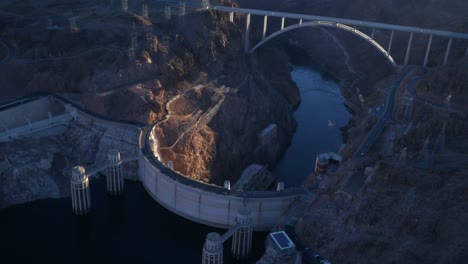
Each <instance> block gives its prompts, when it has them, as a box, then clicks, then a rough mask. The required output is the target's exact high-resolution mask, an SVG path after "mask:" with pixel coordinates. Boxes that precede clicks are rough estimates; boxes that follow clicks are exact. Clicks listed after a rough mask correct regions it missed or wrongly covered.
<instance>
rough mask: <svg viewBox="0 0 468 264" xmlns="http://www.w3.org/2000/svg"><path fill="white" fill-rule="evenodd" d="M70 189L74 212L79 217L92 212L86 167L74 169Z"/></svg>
mask: <svg viewBox="0 0 468 264" xmlns="http://www.w3.org/2000/svg"><path fill="white" fill-rule="evenodd" d="M70 187H71V200H72V207H73V212H74V213H75V214H77V215H84V214H87V213H89V212H91V194H90V192H89V179H88V176H87V175H86V170H85V168H84V167H81V166H77V167H74V168H73V169H72V177H71V180H70Z"/></svg>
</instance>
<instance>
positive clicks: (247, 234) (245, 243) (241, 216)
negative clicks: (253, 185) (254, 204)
mask: <svg viewBox="0 0 468 264" xmlns="http://www.w3.org/2000/svg"><path fill="white" fill-rule="evenodd" d="M236 224H241V225H246V226H245V227H241V228H239V230H237V231H236V233H234V235H233V237H232V247H231V253H232V256H233V257H234V258H235V259H240V260H245V259H247V258H248V257H249V255H250V252H251V250H252V214H251V212H250V209H249V208H247V207H243V208H240V209H239V210H238V211H237V215H236Z"/></svg>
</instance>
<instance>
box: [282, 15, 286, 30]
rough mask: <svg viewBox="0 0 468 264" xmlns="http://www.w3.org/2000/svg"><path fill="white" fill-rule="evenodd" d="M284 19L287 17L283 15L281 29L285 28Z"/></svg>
mask: <svg viewBox="0 0 468 264" xmlns="http://www.w3.org/2000/svg"><path fill="white" fill-rule="evenodd" d="M284 20H285V18H284V17H282V18H281V30H283V29H284Z"/></svg>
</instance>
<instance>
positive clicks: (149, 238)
mask: <svg viewBox="0 0 468 264" xmlns="http://www.w3.org/2000/svg"><path fill="white" fill-rule="evenodd" d="M291 74H292V77H293V79H294V80H295V81H296V83H297V85H298V86H299V88H300V90H301V94H302V104H301V105H300V107H299V108H298V109H297V111H296V113H295V116H296V119H297V121H298V123H299V127H298V129H297V131H296V133H295V135H294V138H293V140H292V144H291V146H290V147H289V149H288V150H287V152H286V154H285V155H284V157H283V159H282V160H281V162H280V163H279V164H278V166H277V167H276V170H275V172H276V173H277V174H279V177H280V180H282V181H285V182H286V185H287V187H288V186H289V187H291V186H294V185H299V184H301V183H302V181H303V180H304V178H305V177H306V175H307V174H309V173H310V172H312V171H313V167H314V161H315V155H316V154H317V153H319V152H322V151H337V150H338V148H339V147H340V145H341V142H342V138H341V132H340V130H339V127H340V126H343V125H345V124H346V122H347V120H348V118H349V114H348V113H347V111H346V109H345V107H344V106H343V99H342V98H341V96H340V90H339V88H338V87H337V85H336V83H334V82H332V81H328V80H324V79H323V78H322V77H321V76H320V74H319V73H317V72H315V71H313V70H312V69H310V68H306V67H294V70H293V72H292V73H291ZM329 120H330V121H331V123H332V125H330V124H329V122H328V121H329ZM329 125H330V126H329ZM91 197H92V204H93V211H92V213H91V215H89V216H85V217H78V216H75V215H73V213H72V210H71V200H70V198H64V199H44V200H39V201H35V202H31V203H27V204H23V205H17V206H13V207H10V208H8V209H4V210H1V211H0V242H1V247H0V254H1V258H2V260H6V261H1V262H2V263H25V262H30V261H34V262H39V263H56V262H61V263H103V262H105V263H108V262H109V263H184V264H185V263H188V264H192V263H200V262H201V254H202V246H203V243H204V241H205V237H206V235H207V234H208V233H209V232H219V233H221V234H222V233H224V230H220V229H215V228H211V227H207V226H204V225H200V224H196V223H194V222H191V221H188V220H185V219H183V218H181V217H179V216H177V215H175V214H173V213H171V212H169V211H167V210H166V209H164V208H163V207H161V206H160V205H159V204H158V203H156V202H155V201H154V200H153V199H152V198H151V197H150V196H149V195H148V194H147V193H146V190H145V189H144V188H143V187H142V185H141V184H140V183H134V182H126V186H125V195H124V196H123V197H120V198H115V197H110V196H107V194H106V186H105V180H104V179H93V180H92V181H91ZM265 237H266V233H255V235H254V241H253V245H254V248H253V252H254V254H253V257H252V261H251V262H250V263H255V262H254V260H255V259H258V258H259V257H260V256H261V255H262V254H263V252H264V240H265ZM229 243H230V242H229V241H228V242H226V243H225V245H224V249H225V253H224V255H225V262H224V263H226V264H228V263H235V262H234V261H233V260H232V259H231V258H230V256H229V255H230V253H229V250H230V244H229Z"/></svg>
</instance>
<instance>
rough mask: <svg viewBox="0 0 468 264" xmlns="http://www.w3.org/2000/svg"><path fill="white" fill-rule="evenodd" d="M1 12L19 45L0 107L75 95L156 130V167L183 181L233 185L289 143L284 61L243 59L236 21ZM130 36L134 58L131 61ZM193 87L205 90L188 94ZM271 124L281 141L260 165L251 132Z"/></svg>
mask: <svg viewBox="0 0 468 264" xmlns="http://www.w3.org/2000/svg"><path fill="white" fill-rule="evenodd" d="M221 4H222V3H221ZM3 5H4V7H5V8H4V10H5V11H4V13H1V14H0V16H1V21H5V22H6V23H5V25H4V26H2V27H3V28H2V30H3V29H4V30H5V32H6V35H7V36H8V38H9V39H11V40H13V43H14V45H15V46H16V47H17V58H16V59H15V60H14V61H13V62H11V63H10V64H8V65H0V70H1V71H2V72H4V73H5V74H2V76H0V83H1V84H2V86H3V87H8V89H6V90H5V91H4V93H2V100H5V99H8V98H12V97H15V96H20V95H27V94H31V93H34V92H37V91H43V90H47V91H53V92H59V93H75V94H76V93H78V94H80V96H81V103H82V105H83V106H84V107H86V108H87V109H89V110H91V111H95V112H97V113H100V114H104V115H107V116H109V117H112V118H115V119H119V120H131V121H137V122H141V123H147V124H154V123H157V129H156V131H157V134H158V137H159V138H161V142H160V143H161V146H162V147H163V149H162V150H161V157H162V160H163V161H164V162H167V161H169V160H172V161H173V162H174V167H175V169H176V170H178V171H180V172H181V173H183V174H185V175H188V176H190V177H193V178H195V179H199V180H202V181H205V182H212V183H218V184H219V183H222V181H223V180H225V179H229V180H231V181H235V180H236V179H237V177H239V176H240V174H241V172H242V170H243V169H244V168H245V167H247V166H248V165H249V164H251V163H253V162H260V163H269V164H272V163H273V162H274V161H275V159H276V158H278V156H279V155H280V154H281V152H282V151H283V150H284V149H285V147H286V145H287V143H288V141H289V139H290V138H291V136H292V133H293V131H294V129H295V125H296V124H295V121H294V119H293V117H292V113H293V111H292V107H291V106H290V105H293V106H295V105H297V104H298V102H299V100H300V99H299V98H300V97H299V91H298V89H297V87H296V86H295V84H294V83H293V82H292V80H291V78H290V75H289V72H290V69H289V67H288V65H287V57H286V56H285V55H284V54H282V53H281V52H280V51H278V50H277V49H275V48H272V47H270V48H269V50H268V49H267V50H265V51H264V52H262V53H260V54H258V56H259V57H262V56H263V57H267V58H268V60H269V63H268V65H267V64H265V63H263V61H262V60H257V58H256V57H255V56H253V57H248V56H244V54H243V50H242V47H243V46H242V41H241V40H242V34H241V32H240V30H239V27H240V26H242V23H243V22H240V21H237V20H236V22H235V23H230V22H229V19H228V15H227V14H223V15H222V14H220V13H216V12H212V11H204V12H191V13H188V14H187V15H186V16H185V17H184V21H183V22H182V21H181V20H179V19H178V18H177V17H174V16H173V17H172V18H171V19H170V20H169V21H164V20H163V19H162V18H161V17H157V18H152V19H151V20H147V19H144V18H143V17H141V16H139V15H136V14H132V13H129V14H125V15H124V14H122V13H121V11H120V10H116V9H115V10H108V9H100V8H95V7H94V5H95V3H93V2H92V1H82V7H83V8H81V9H80V10H83V11H80V12H81V13H80V15H81V16H82V17H85V19H78V21H77V28H73V29H72V28H70V27H69V21H68V19H69V17H68V16H67V15H63V16H57V17H53V18H51V20H48V19H45V18H44V17H37V18H34V15H37V16H39V15H41V14H42V12H44V10H43V7H44V6H48V5H50V7H49V8H53V9H54V10H56V9H66V7H64V6H61V5H60V4H58V5H57V4H51V3H49V2H44V3H41V5H40V6H41V7H40V6H39V5H35V4H34V3H29V4H25V5H26V6H27V8H25V10H27V11H28V12H31V14H32V18H31V21H29V20H28V21H26V20H22V19H21V17H19V16H18V15H17V12H18V10H17V6H15V5H14V4H8V3H4V4H3ZM88 7H89V8H88ZM86 8H88V9H89V10H88V11H89V12H87V11H84V10H87V9H86ZM90 10H91V11H90ZM63 11H64V10H62V12H63ZM60 13H61V12H60ZM15 21H16V25H15ZM19 24H21V26H22V28H26V30H23V29H22V28H21V29H20V28H19ZM192 25H193V26H192ZM148 29H149V32H151V35H150V34H147V33H146V32H147V30H148ZM132 35H133V36H136V37H135V39H136V41H135V42H136V44H135V57H136V60H134V61H133V60H131V59H129V54H130V53H129V46H130V45H131V41H130V39H131V36H132ZM272 76H274V79H273V81H272V80H270V79H272V78H271V77H272ZM197 85H203V88H201V89H200V90H199V91H197V92H196V93H197V94H196V95H194V96H192V95H190V93H192V88H193V87H195V86H197ZM223 86H224V88H223ZM220 89H221V90H220ZM223 89H225V90H223ZM226 91H227V92H226ZM186 93H187V95H190V96H188V97H187V98H185V97H182V98H180V99H179V102H178V103H179V104H180V105H182V106H177V105H176V104H174V106H175V108H174V109H169V108H170V107H172V106H169V107H168V106H167V104H168V102H170V100H171V99H173V98H174V97H176V96H178V95H182V94H184V95H185V94H186ZM185 104H187V105H185ZM191 105H192V106H191ZM184 107H186V108H187V109H188V108H190V109H191V110H193V112H190V113H188V112H187V111H188V110H184ZM170 111H171V112H170ZM270 123H275V124H277V125H278V128H279V132H278V144H277V146H276V149H275V150H272V151H271V152H272V153H273V154H272V155H269V157H268V158H265V157H264V155H262V154H261V151H255V149H256V148H257V145H258V142H257V133H258V132H260V131H261V130H262V129H263V128H264V127H266V126H267V125H268V124H270Z"/></svg>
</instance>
